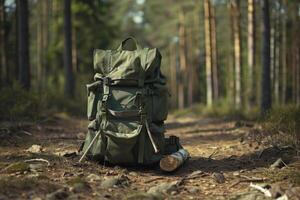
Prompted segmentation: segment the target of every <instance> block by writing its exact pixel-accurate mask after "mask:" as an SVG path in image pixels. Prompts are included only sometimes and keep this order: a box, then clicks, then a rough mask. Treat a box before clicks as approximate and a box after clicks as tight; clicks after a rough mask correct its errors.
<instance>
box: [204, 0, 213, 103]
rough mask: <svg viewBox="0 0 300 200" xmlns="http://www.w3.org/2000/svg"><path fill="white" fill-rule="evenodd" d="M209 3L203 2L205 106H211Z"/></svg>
mask: <svg viewBox="0 0 300 200" xmlns="http://www.w3.org/2000/svg"><path fill="white" fill-rule="evenodd" d="M210 4H211V2H210V0H204V25H205V28H204V30H205V69H206V104H207V106H209V107H210V106H212V100H213V93H212V53H211V52H212V50H211V49H212V44H211V20H210V19H211V9H210V7H211V5H210Z"/></svg>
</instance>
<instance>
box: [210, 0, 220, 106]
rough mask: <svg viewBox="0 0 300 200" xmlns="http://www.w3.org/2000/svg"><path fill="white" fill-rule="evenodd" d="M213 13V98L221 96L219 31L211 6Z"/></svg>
mask: <svg viewBox="0 0 300 200" xmlns="http://www.w3.org/2000/svg"><path fill="white" fill-rule="evenodd" d="M210 13H211V17H210V19H211V46H212V78H213V98H214V100H217V99H218V98H219V83H218V54H217V51H218V50H217V32H216V17H215V7H214V5H211V6H210Z"/></svg>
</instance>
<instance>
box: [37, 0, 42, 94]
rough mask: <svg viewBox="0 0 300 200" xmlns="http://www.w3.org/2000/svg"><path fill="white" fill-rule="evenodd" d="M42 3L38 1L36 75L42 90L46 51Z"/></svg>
mask: <svg viewBox="0 0 300 200" xmlns="http://www.w3.org/2000/svg"><path fill="white" fill-rule="evenodd" d="M42 4H43V1H37V9H38V10H37V17H38V18H37V40H36V44H37V55H36V59H37V66H36V77H37V87H38V91H39V92H41V91H42V87H41V86H42V76H43V75H42V68H43V59H44V57H43V51H44V46H43V42H44V39H43V36H44V34H43V9H42Z"/></svg>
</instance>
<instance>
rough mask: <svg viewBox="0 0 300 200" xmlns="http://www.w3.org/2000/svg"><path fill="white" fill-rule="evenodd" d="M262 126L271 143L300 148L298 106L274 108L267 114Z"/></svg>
mask: <svg viewBox="0 0 300 200" xmlns="http://www.w3.org/2000/svg"><path fill="white" fill-rule="evenodd" d="M262 127H263V130H264V133H265V134H266V136H269V138H270V142H271V143H272V144H274V145H293V146H294V147H296V148H300V107H296V106H285V107H278V108H274V109H273V110H271V112H270V113H269V114H268V115H267V117H266V119H265V120H264V122H263V124H262Z"/></svg>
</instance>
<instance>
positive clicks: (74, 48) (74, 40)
mask: <svg viewBox="0 0 300 200" xmlns="http://www.w3.org/2000/svg"><path fill="white" fill-rule="evenodd" d="M72 33H73V34H72V66H73V68H74V69H75V73H77V72H78V66H77V45H76V43H77V32H76V28H75V27H73V32H72Z"/></svg>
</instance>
